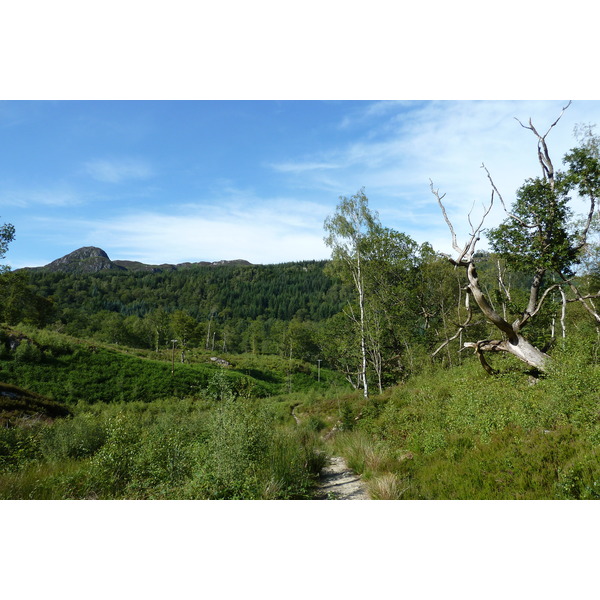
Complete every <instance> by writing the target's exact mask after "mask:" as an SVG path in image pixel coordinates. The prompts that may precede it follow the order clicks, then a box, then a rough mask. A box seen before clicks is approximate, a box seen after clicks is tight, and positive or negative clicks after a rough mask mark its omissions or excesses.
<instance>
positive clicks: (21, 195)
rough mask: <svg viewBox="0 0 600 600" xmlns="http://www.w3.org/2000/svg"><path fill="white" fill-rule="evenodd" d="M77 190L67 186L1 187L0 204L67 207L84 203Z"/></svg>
mask: <svg viewBox="0 0 600 600" xmlns="http://www.w3.org/2000/svg"><path fill="white" fill-rule="evenodd" d="M82 201H83V200H82V197H81V196H80V194H78V193H77V192H75V191H73V190H71V189H67V188H64V189H63V188H48V189H37V188H36V189H6V190H1V189H0V204H2V205H4V206H15V207H20V208H30V207H34V206H48V207H57V208H58V207H67V206H76V205H78V204H81V203H82Z"/></svg>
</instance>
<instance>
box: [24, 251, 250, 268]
mask: <svg viewBox="0 0 600 600" xmlns="http://www.w3.org/2000/svg"><path fill="white" fill-rule="evenodd" d="M251 264H252V263H249V262H248V261H247V260H242V259H238V260H220V261H216V262H207V261H201V262H195V263H191V262H185V263H179V264H176V265H172V264H161V265H147V264H144V263H141V262H137V261H132V260H111V259H110V258H109V257H108V254H106V252H105V251H104V250H102V248H96V247H95V246H85V247H84V248H79V249H78V250H75V251H74V252H71V253H70V254H67V255H65V256H63V257H62V258H57V259H56V260H54V261H52V262H51V263H49V264H47V265H46V266H44V267H35V268H32V269H30V270H32V271H51V272H61V273H98V272H99V271H105V270H107V269H113V270H118V271H147V272H150V273H160V272H162V271H176V270H179V269H185V268H189V267H194V266H202V267H213V266H222V265H236V266H243V265H251Z"/></svg>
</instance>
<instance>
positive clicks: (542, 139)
mask: <svg viewBox="0 0 600 600" xmlns="http://www.w3.org/2000/svg"><path fill="white" fill-rule="evenodd" d="M569 106H571V100H569V102H568V104H567V105H566V106H563V109H562V111H561V113H560V115H558V118H557V119H556V121H554V123H552V125H550V127H549V128H548V131H546V133H545V134H544V135H540V134H539V133H538V131H537V129H536V128H535V127H534V126H533V123H532V121H531V119H529V125H528V126H526V125H523V123H521V121H519V119H517V118H516V117H515V119H516V121H517V122H518V123H519V125H521V127H524V128H525V129H529V130H530V131H532V132H533V133H534V135H535V136H536V137H537V139H538V159H539V161H540V165H541V166H542V173H543V175H544V178H545V179H548V181H550V185H551V186H552V187H554V165H553V164H552V160H550V154H549V152H548V146H547V145H546V136H547V135H548V134H549V133H550V131H551V130H552V128H553V127H554V126H555V125H556V124H557V123H558V122H559V121H560V119H561V117H562V116H563V114H564V112H565V110H567V108H569Z"/></svg>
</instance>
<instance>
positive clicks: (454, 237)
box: [429, 179, 463, 254]
mask: <svg viewBox="0 0 600 600" xmlns="http://www.w3.org/2000/svg"><path fill="white" fill-rule="evenodd" d="M429 185H430V188H431V193H432V194H433V195H434V196H435V197H436V198H437V201H438V204H439V205H440V208H441V210H442V215H443V216H444V221H446V225H448V229H450V234H451V235H452V248H454V250H455V251H456V252H458V253H459V254H460V253H461V252H463V251H462V250H461V248H460V246H459V245H458V242H457V241H456V233H455V232H454V227H452V223H451V222H450V219H449V218H448V214H447V213H446V208H445V207H444V205H443V204H442V200H443V199H444V198H445V197H446V194H442V195H441V196H440V192H439V190H434V189H433V181H432V180H431V179H430V180H429Z"/></svg>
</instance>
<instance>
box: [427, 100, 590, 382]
mask: <svg viewBox="0 0 600 600" xmlns="http://www.w3.org/2000/svg"><path fill="white" fill-rule="evenodd" d="M569 105H570V102H569V104H567V105H566V106H565V107H563V110H562V112H561V114H560V115H559V117H558V118H557V119H556V120H555V121H554V123H552V125H551V126H550V127H549V129H548V130H547V131H546V133H545V134H544V135H541V134H540V133H539V132H538V131H537V129H536V128H535V127H534V125H533V123H532V122H531V119H530V120H529V125H528V126H525V125H523V124H522V123H521V122H520V121H519V123H520V124H521V125H522V126H523V127H524V128H526V129H529V130H531V131H532V132H533V133H534V134H535V135H536V136H537V138H538V158H539V161H540V164H541V166H542V173H543V178H544V181H545V182H547V183H548V184H549V186H550V189H551V190H552V191H554V189H555V169H554V165H553V163H552V160H551V158H550V154H549V151H548V146H547V143H546V137H547V136H548V134H549V133H550V131H551V130H552V129H553V128H554V127H555V125H556V124H557V123H558V122H559V120H560V118H561V116H562V115H563V113H564V111H565V110H566V109H567V108H568V107H569ZM482 168H483V169H485V171H486V174H487V177H488V179H489V181H490V185H491V187H492V194H491V199H490V201H489V204H488V205H487V206H484V212H483V217H482V219H481V221H480V223H479V225H477V226H474V225H473V223H472V222H471V217H470V215H469V217H468V222H469V224H470V226H471V233H470V235H469V238H468V240H467V242H466V244H465V245H464V246H462V247H461V246H460V245H459V244H458V241H457V236H456V233H455V230H454V227H453V225H452V223H451V221H450V219H449V217H448V214H447V212H446V209H445V207H444V203H443V199H444V197H445V194H440V193H439V191H438V190H437V189H435V188H434V186H433V182H431V181H430V187H431V192H432V193H433V195H434V196H435V197H436V199H437V202H438V205H439V206H440V210H441V212H442V215H443V217H444V220H445V221H446V224H447V226H448V228H449V230H450V234H451V239H452V248H453V250H454V251H455V252H456V253H457V255H458V258H456V259H453V258H449V260H450V262H451V263H452V264H453V265H455V266H456V267H461V268H464V269H465V272H466V276H467V282H468V283H467V288H468V291H469V294H470V295H471V296H472V297H473V299H474V300H475V302H476V304H477V306H478V307H479V309H480V310H481V312H482V313H483V315H484V317H485V318H486V320H487V321H489V322H490V323H491V324H493V325H494V326H495V327H496V328H497V329H498V330H499V331H500V332H501V334H502V337H501V338H500V339H489V340H487V339H486V340H478V341H476V342H466V343H464V347H465V348H472V349H473V350H474V351H475V353H476V354H477V355H478V357H479V359H480V361H481V364H482V366H483V367H484V369H485V370H486V371H487V372H489V373H492V372H494V370H493V369H492V367H491V366H490V365H489V364H488V363H487V361H486V360H485V357H484V353H486V352H506V353H509V354H511V355H513V356H515V357H517V358H518V359H520V360H522V361H523V362H525V363H526V364H528V365H530V366H531V367H534V368H536V369H538V370H541V371H543V370H545V369H546V368H547V366H548V363H549V361H550V357H549V356H548V355H547V354H546V353H545V352H544V351H542V350H540V349H539V348H537V347H536V346H534V345H533V344H532V343H531V342H530V341H529V340H528V339H527V338H526V337H525V336H524V335H523V329H524V328H525V327H526V326H527V325H528V323H529V322H530V321H531V320H532V319H533V318H534V317H535V316H536V315H537V314H539V312H540V310H541V309H542V306H543V305H544V303H545V301H546V300H547V299H548V297H549V295H550V294H551V292H552V291H554V290H556V289H557V288H560V287H561V285H562V284H561V283H555V284H552V285H550V286H548V287H546V289H543V286H542V284H543V282H544V277H545V275H546V272H547V269H548V266H547V264H545V263H544V262H540V263H539V265H538V266H537V267H535V269H534V271H533V273H532V282H531V285H530V289H529V298H528V302H527V306H526V307H525V309H524V310H523V311H522V313H521V314H519V315H518V316H517V318H516V319H515V320H514V321H512V322H509V321H508V320H507V319H506V315H504V316H503V315H500V314H499V313H498V312H497V311H496V310H495V308H494V307H493V305H492V303H491V302H490V300H489V299H488V297H487V296H486V294H485V293H484V291H483V288H482V285H481V283H480V281H479V276H478V273H477V267H476V258H475V249H476V245H477V243H478V241H479V240H480V234H481V231H482V227H483V224H484V222H485V219H486V217H487V216H488V214H489V212H490V210H491V209H492V206H493V204H494V198H495V197H496V196H497V197H498V198H499V200H500V203H501V204H502V207H503V208H504V211H505V213H506V214H507V216H508V218H509V220H512V221H513V222H515V223H516V224H517V225H518V226H519V227H521V228H523V229H525V230H527V229H529V230H535V231H538V230H539V231H541V222H542V220H541V219H536V218H535V215H534V218H532V219H525V218H523V217H521V216H519V215H518V214H516V213H515V212H511V211H509V210H508V208H507V206H506V203H505V202H504V199H503V198H502V195H501V194H500V192H499V190H498V188H497V186H496V185H495V183H494V181H493V179H492V176H491V174H490V172H489V171H488V169H487V168H486V167H485V165H482ZM593 212H594V200H593V199H592V206H591V208H590V213H589V217H588V221H587V223H586V225H585V226H584V228H583V232H582V237H581V239H580V241H579V246H576V247H574V248H571V249H570V251H571V252H572V253H576V252H577V251H578V250H579V249H581V248H582V247H583V244H584V243H585V236H586V233H587V231H588V229H589V226H590V223H591V218H592V215H593ZM558 274H559V275H561V276H562V277H563V278H564V282H563V283H567V282H568V283H569V285H573V284H572V282H570V281H569V280H568V278H567V277H566V276H564V274H563V273H562V271H559V273H558ZM500 285H501V287H505V286H504V285H503V281H502V279H501V278H500ZM542 290H543V291H542ZM506 292H507V290H506V289H505V293H506ZM507 295H508V294H507ZM508 297H510V296H509V295H508ZM468 321H470V318H469V319H468ZM468 321H467V322H465V324H463V325H461V326H460V327H459V330H458V332H457V334H456V335H455V336H454V337H453V338H452V339H456V337H458V335H460V334H461V333H462V332H463V331H464V330H465V326H466V325H467V324H468ZM449 341H450V340H447V341H446V342H444V343H443V344H442V345H441V346H440V348H438V349H437V350H436V352H438V351H439V350H441V348H443V347H444V346H445V345H446V344H447V343H449Z"/></svg>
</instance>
